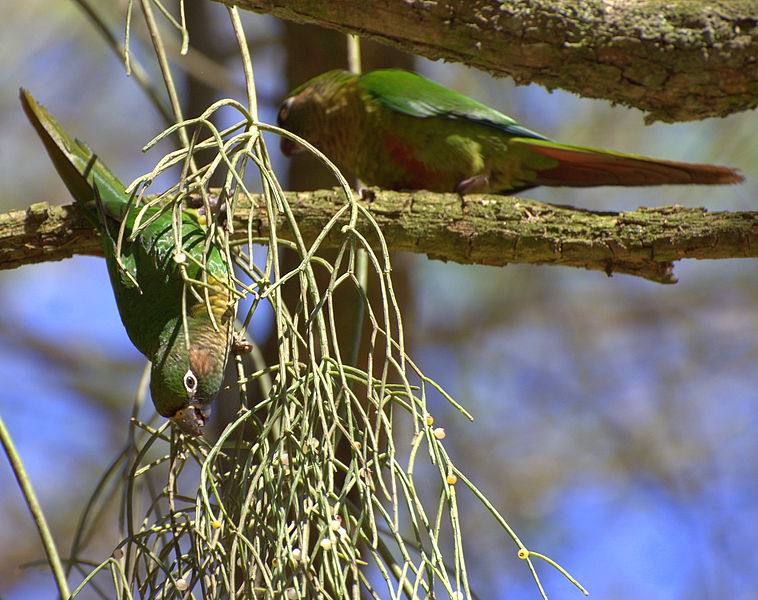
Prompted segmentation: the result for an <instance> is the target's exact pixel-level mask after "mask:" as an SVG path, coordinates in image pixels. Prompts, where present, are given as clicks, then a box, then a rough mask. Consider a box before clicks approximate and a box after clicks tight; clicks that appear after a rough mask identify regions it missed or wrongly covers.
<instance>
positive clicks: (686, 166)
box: [511, 138, 745, 187]
mask: <svg viewBox="0 0 758 600" xmlns="http://www.w3.org/2000/svg"><path fill="white" fill-rule="evenodd" d="M513 143H518V144H519V145H520V146H522V147H524V148H525V149H527V150H529V151H531V152H533V153H536V154H539V155H540V156H544V157H547V158H552V159H554V160H556V161H557V162H558V164H557V165H555V166H553V167H548V168H545V169H540V168H538V169H537V175H536V177H535V178H534V180H532V181H530V182H529V183H530V184H533V185H547V186H569V187H590V186H599V185H623V186H633V185H664V184H687V183H701V184H724V183H739V182H741V181H744V180H745V178H744V177H743V176H742V175H740V174H739V173H737V172H736V171H735V170H734V169H730V168H728V167H719V166H715V165H699V164H694V163H682V162H675V161H670V160H659V159H657V158H648V157H645V156H634V155H632V154H621V153H617V152H610V151H607V150H599V149H595V148H585V147H582V146H570V145H565V144H557V143H554V142H548V141H542V140H532V139H527V138H518V139H513V140H511V144H513Z"/></svg>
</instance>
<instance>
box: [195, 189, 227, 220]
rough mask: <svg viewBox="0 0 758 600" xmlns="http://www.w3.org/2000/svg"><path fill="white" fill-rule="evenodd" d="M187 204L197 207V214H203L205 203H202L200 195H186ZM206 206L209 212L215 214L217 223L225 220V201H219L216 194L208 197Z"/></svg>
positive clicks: (201, 215)
mask: <svg viewBox="0 0 758 600" xmlns="http://www.w3.org/2000/svg"><path fill="white" fill-rule="evenodd" d="M219 203H220V204H219ZM187 206H189V207H190V208H195V209H197V214H198V216H200V217H203V216H205V212H206V211H205V204H203V199H202V198H201V197H200V196H190V197H188V198H187ZM208 206H209V208H210V209H211V213H212V214H215V215H217V218H218V222H219V224H221V225H223V224H224V222H225V221H226V202H220V199H219V198H218V196H211V197H210V198H208Z"/></svg>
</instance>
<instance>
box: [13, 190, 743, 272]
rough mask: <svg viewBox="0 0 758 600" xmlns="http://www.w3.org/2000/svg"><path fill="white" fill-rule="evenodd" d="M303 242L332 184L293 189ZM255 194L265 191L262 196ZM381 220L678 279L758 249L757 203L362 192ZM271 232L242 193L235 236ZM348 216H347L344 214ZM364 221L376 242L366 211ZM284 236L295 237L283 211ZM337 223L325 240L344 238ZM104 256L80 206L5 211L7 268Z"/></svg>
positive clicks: (464, 240)
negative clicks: (599, 202) (685, 268)
mask: <svg viewBox="0 0 758 600" xmlns="http://www.w3.org/2000/svg"><path fill="white" fill-rule="evenodd" d="M286 196H287V199H288V201H289V202H290V204H291V207H292V210H293V213H294V215H295V218H296V220H297V222H298V224H299V227H300V230H301V233H302V235H303V238H304V239H305V241H306V243H309V244H310V243H312V242H313V240H314V239H315V238H316V236H317V235H318V234H319V233H320V232H321V230H322V229H323V227H324V226H325V225H326V223H327V222H328V221H329V219H331V218H332V217H333V215H334V214H335V213H336V212H337V210H339V209H340V208H341V207H342V206H343V205H344V203H345V200H344V197H343V196H342V194H341V193H340V192H338V191H335V190H318V191H315V192H297V193H296V192H288V193H287V194H286ZM255 200H256V202H258V201H259V200H260V198H259V197H256V198H255ZM361 202H362V203H363V205H364V206H366V207H367V208H368V209H369V211H370V212H371V214H372V215H373V217H374V219H376V221H377V223H378V224H379V226H380V227H381V229H382V232H383V233H384V236H385V238H386V240H387V244H388V246H389V248H390V250H393V251H397V250H406V251H409V252H417V253H422V254H426V255H428V256H429V257H430V258H437V259H440V260H446V261H447V260H450V261H454V262H459V263H466V264H471V263H475V264H483V265H505V264H507V263H532V264H551V265H564V266H570V267H581V268H585V269H591V270H598V271H604V272H606V273H607V274H608V275H611V274H612V273H626V274H629V275H635V276H638V277H643V278H645V279H649V280H651V281H656V282H659V283H675V282H676V276H675V275H674V271H673V261H676V260H680V259H682V258H700V259H704V258H708V259H716V258H740V257H758V212H732V213H730V212H717V213H709V212H707V211H706V210H705V209H703V208H683V207H681V206H669V207H662V208H640V209H638V210H634V211H627V212H621V213H616V212H598V211H589V210H582V209H577V208H573V207H570V206H558V205H552V204H546V203H542V202H535V201H533V200H525V199H522V198H510V197H506V196H490V195H476V196H473V195H472V196H465V197H461V196H459V195H457V194H432V193H429V192H416V193H398V192H386V191H377V192H376V193H375V194H374V195H373V197H372V198H371V199H369V200H368V201H363V200H362V201H361ZM248 222H249V223H250V224H251V227H252V235H253V237H254V238H262V239H265V238H266V237H267V235H268V231H269V229H268V225H269V224H268V221H267V219H266V215H265V213H264V212H263V211H262V210H260V209H256V210H255V212H254V213H253V215H252V219H250V205H249V203H247V202H246V201H244V200H240V202H239V204H238V210H237V212H236V214H235V215H234V225H235V230H236V232H237V233H236V239H237V240H246V239H247V227H248ZM346 222H347V220H345V223H346ZM358 230H359V231H360V232H361V233H362V234H364V235H365V236H367V237H368V238H369V240H370V241H374V239H373V238H374V237H375V236H374V235H373V232H372V230H371V227H370V226H369V224H368V223H367V222H366V219H360V220H359V222H358ZM277 233H278V235H279V236H280V237H281V238H284V239H292V238H291V235H290V232H289V230H288V229H287V226H286V222H285V220H284V218H281V219H279V222H278V223H277ZM342 239H343V234H341V233H340V227H336V228H333V229H332V234H331V235H330V236H329V237H327V239H326V240H325V241H324V243H323V244H322V247H324V248H325V247H335V246H337V245H338V244H340V243H341V241H342ZM74 254H94V255H102V248H101V242H100V240H99V239H98V237H97V234H96V232H95V229H94V228H93V227H92V226H91V225H90V224H89V222H88V221H87V220H86V219H85V218H84V217H83V216H81V214H80V213H79V211H78V209H77V208H76V206H75V205H66V206H49V205H47V204H46V203H38V204H34V205H32V206H30V207H29V208H28V209H27V210H26V211H14V212H11V213H6V214H0V269H12V268H15V267H18V266H21V265H25V264H31V263H37V262H43V261H51V260H60V259H63V258H68V257H70V256H72V255H74Z"/></svg>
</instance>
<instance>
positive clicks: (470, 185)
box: [455, 175, 490, 195]
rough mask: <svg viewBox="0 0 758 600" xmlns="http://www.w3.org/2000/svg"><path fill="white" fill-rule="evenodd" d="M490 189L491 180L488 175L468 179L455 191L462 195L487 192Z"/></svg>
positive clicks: (458, 184) (456, 187) (462, 181)
mask: <svg viewBox="0 0 758 600" xmlns="http://www.w3.org/2000/svg"><path fill="white" fill-rule="evenodd" d="M489 187H490V178H489V177H487V176H486V175H474V176H473V177H469V178H468V179H463V180H461V181H459V182H458V183H457V184H456V186H455V191H456V192H457V193H459V194H461V195H464V194H472V193H475V192H486V191H487V190H488V189H489Z"/></svg>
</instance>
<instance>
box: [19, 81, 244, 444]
mask: <svg viewBox="0 0 758 600" xmlns="http://www.w3.org/2000/svg"><path fill="white" fill-rule="evenodd" d="M21 104H22V105H23V107H24V111H25V112H26V115H27V116H28V117H29V120H30V121H31V123H32V125H34V128H35V129H36V130H37V133H38V134H39V136H40V138H41V139H42V142H43V144H44V145H45V149H46V150H47V152H48V154H49V155H50V158H51V159H52V161H53V163H54V165H55V168H56V170H57V171H58V174H59V175H60V177H61V179H63V181H64V183H65V184H66V187H67V188H68V190H69V192H71V195H72V196H73V197H74V199H75V200H76V201H77V203H78V205H79V207H80V208H81V210H82V213H83V214H84V215H85V216H86V217H87V218H88V219H89V220H90V221H91V222H92V223H93V224H94V225H95V227H96V228H97V230H98V231H99V233H100V236H101V237H102V240H103V248H104V250H105V258H106V263H107V265H108V273H109V275H110V279H111V284H112V285H113V292H114V294H115V296H116V304H117V305H118V310H119V313H120V314H121V320H122V321H123V323H124V327H125V328H126V332H127V334H128V335H129V338H130V339H131V341H132V342H133V343H134V345H135V346H136V347H137V349H138V350H139V351H140V352H142V353H143V354H144V355H145V356H146V357H147V358H148V359H149V360H150V361H151V363H152V370H151V377H150V393H151V396H152V398H153V403H154V404H155V408H156V410H157V411H158V412H159V413H160V414H161V415H163V416H164V417H168V418H170V419H171V420H172V421H173V422H174V423H176V424H177V425H178V426H179V427H180V428H181V429H182V430H183V431H184V432H186V433H189V434H192V435H200V434H202V432H203V426H204V425H205V424H206V422H207V420H208V418H209V417H210V405H211V402H212V401H213V399H214V398H215V397H216V395H217V393H218V391H219V389H220V388H221V383H222V380H223V375H224V368H225V365H226V361H227V357H228V354H229V346H230V339H231V324H232V321H233V319H232V316H233V313H234V307H233V303H232V297H231V294H230V292H229V290H230V287H229V285H230V283H229V277H228V274H227V267H226V263H225V262H224V260H223V258H222V255H221V252H220V251H219V249H218V248H217V247H216V246H214V245H211V246H210V248H209V249H208V250H207V251H205V252H204V248H205V245H206V235H205V229H204V227H203V226H202V224H201V222H200V221H199V220H198V216H197V212H196V211H192V210H184V211H183V217H182V244H181V253H180V252H179V249H178V248H177V245H176V242H175V238H174V231H173V228H172V224H171V223H172V215H171V211H170V210H169V211H165V212H164V213H163V214H161V215H159V216H155V215H156V214H157V213H158V212H159V209H158V208H157V207H156V208H154V209H152V210H148V211H147V213H146V214H144V215H143V217H142V218H141V222H142V223H144V222H146V221H147V220H149V219H150V218H151V217H153V216H155V220H154V221H152V222H151V223H150V224H149V225H148V226H147V227H146V228H145V229H144V230H143V231H142V232H140V233H139V234H138V235H137V237H136V239H135V240H134V241H132V242H129V235H130V234H131V232H132V230H133V228H134V227H135V219H136V217H137V213H138V212H139V208H140V207H134V206H132V204H131V203H130V196H129V194H127V193H126V191H125V189H124V186H123V184H122V183H121V182H120V181H119V180H118V179H117V178H116V177H115V176H114V175H113V173H111V171H110V169H108V167H106V166H105V165H104V164H103V163H102V162H101V160H100V159H99V157H98V156H97V155H96V154H95V153H93V152H92V150H90V148H89V147H88V146H86V144H84V143H83V142H81V141H78V140H76V141H75V140H74V139H72V138H71V137H70V136H69V135H68V133H66V131H65V130H64V129H63V127H62V126H61V125H60V124H59V123H58V122H57V121H56V120H55V119H54V118H53V117H52V116H51V115H50V113H48V112H47V110H46V109H45V108H44V107H42V106H40V105H39V104H37V102H36V101H35V100H34V98H32V96H31V94H29V93H28V92H27V91H26V90H23V89H22V90H21ZM121 226H123V227H124V231H125V235H124V237H123V240H124V241H123V246H122V248H121V252H120V254H119V255H118V256H117V254H116V243H115V240H116V239H117V237H118V233H119V228H120V227H121ZM182 253H183V255H184V256H182ZM204 255H205V257H204ZM193 259H194V260H193ZM119 261H120V264H119ZM203 262H205V264H206V272H207V282H208V287H207V288H205V289H207V290H208V293H207V295H206V294H205V292H204V289H203V287H201V286H195V289H194V290H193V289H190V286H189V285H185V283H184V280H183V278H182V274H181V267H180V264H184V266H185V267H186V270H187V275H188V276H189V278H191V279H193V280H203V273H202V269H201V267H200V266H198V264H197V263H200V264H202V263H203ZM206 300H207V303H208V305H209V306H210V308H211V311H210V313H209V311H208V309H207V305H206Z"/></svg>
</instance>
